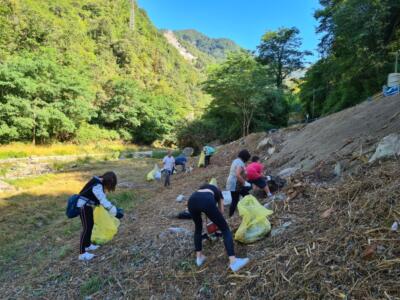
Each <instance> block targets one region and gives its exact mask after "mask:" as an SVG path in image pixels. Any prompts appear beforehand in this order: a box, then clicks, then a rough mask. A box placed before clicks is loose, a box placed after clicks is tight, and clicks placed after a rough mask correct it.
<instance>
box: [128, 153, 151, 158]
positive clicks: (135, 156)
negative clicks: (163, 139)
mask: <svg viewBox="0 0 400 300" xmlns="http://www.w3.org/2000/svg"><path fill="white" fill-rule="evenodd" d="M152 156H153V151H141V152H133V153H132V158H146V157H147V158H150V157H152Z"/></svg>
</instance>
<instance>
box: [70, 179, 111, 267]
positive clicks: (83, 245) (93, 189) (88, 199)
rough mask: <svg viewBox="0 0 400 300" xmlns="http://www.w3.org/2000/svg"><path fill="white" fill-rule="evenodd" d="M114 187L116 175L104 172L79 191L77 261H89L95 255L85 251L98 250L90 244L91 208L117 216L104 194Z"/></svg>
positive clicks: (92, 222)
mask: <svg viewBox="0 0 400 300" xmlns="http://www.w3.org/2000/svg"><path fill="white" fill-rule="evenodd" d="M116 186H117V175H115V173H114V172H106V173H104V174H103V175H101V176H94V177H93V178H92V179H91V180H90V181H89V182H88V183H86V185H85V186H84V187H83V188H82V190H81V191H80V193H79V200H78V203H77V207H78V208H80V218H81V222H82V234H81V240H80V246H79V249H80V254H79V260H85V261H87V260H91V259H92V258H93V257H94V256H95V255H94V254H92V253H89V252H87V251H94V250H96V249H97V248H99V246H96V245H92V244H91V237H92V230H93V225H94V220H93V207H94V206H97V205H102V206H103V207H104V208H105V209H107V210H108V212H109V213H110V214H111V215H113V216H114V217H115V216H116V215H117V208H116V207H115V206H114V205H113V204H112V203H111V202H110V201H108V199H107V196H106V194H105V192H113V191H115V187H116Z"/></svg>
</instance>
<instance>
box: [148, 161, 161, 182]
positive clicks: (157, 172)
mask: <svg viewBox="0 0 400 300" xmlns="http://www.w3.org/2000/svg"><path fill="white" fill-rule="evenodd" d="M160 178H161V172H160V168H159V167H158V165H157V164H155V165H154V168H153V170H151V171H150V172H149V173H147V176H146V179H147V181H152V180H154V179H157V180H158V179H160Z"/></svg>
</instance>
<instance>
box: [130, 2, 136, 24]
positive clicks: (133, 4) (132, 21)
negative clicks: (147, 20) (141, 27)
mask: <svg viewBox="0 0 400 300" xmlns="http://www.w3.org/2000/svg"><path fill="white" fill-rule="evenodd" d="M129 29H130V30H132V31H134V30H135V0H131V14H130V18H129Z"/></svg>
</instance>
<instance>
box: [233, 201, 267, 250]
mask: <svg viewBox="0 0 400 300" xmlns="http://www.w3.org/2000/svg"><path fill="white" fill-rule="evenodd" d="M238 209H239V215H240V216H241V217H242V218H243V220H242V223H241V224H240V226H239V228H238V230H237V231H236V233H235V240H237V241H239V242H242V243H246V244H249V243H253V242H255V241H258V240H260V239H262V238H263V237H264V236H265V235H266V234H267V233H268V232H269V231H270V230H271V223H270V222H269V221H268V219H267V217H268V216H270V215H272V213H273V211H272V210H269V209H266V208H265V207H264V206H262V205H261V204H260V203H259V202H258V201H257V199H256V198H255V197H254V196H252V195H247V196H246V197H244V198H243V199H242V200H241V201H240V202H239V204H238Z"/></svg>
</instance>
